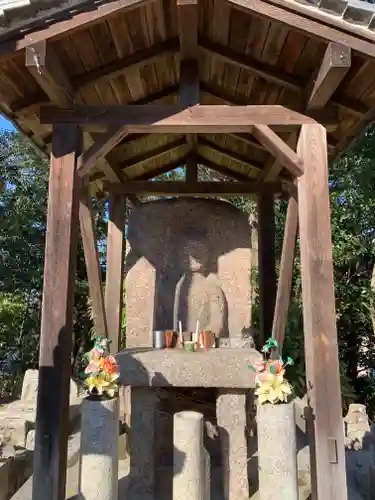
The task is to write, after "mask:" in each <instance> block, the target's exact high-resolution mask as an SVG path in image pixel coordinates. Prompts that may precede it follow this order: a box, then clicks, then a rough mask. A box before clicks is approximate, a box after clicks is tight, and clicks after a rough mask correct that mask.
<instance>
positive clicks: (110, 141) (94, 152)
mask: <svg viewBox="0 0 375 500" xmlns="http://www.w3.org/2000/svg"><path fill="white" fill-rule="evenodd" d="M126 135H127V129H126V127H116V126H114V127H112V128H111V129H110V130H108V132H107V133H105V134H103V135H102V136H101V137H100V138H99V139H97V140H96V141H95V142H94V144H93V145H92V146H91V148H90V149H88V150H87V151H85V152H84V153H83V154H82V155H81V156H80V158H79V164H78V174H79V175H80V176H81V177H82V176H84V175H87V174H89V173H90V170H92V169H93V168H94V167H95V166H96V164H97V162H98V160H99V159H101V158H103V157H104V156H106V155H107V154H108V153H109V152H110V151H112V149H113V148H114V147H115V146H116V145H117V144H118V143H119V142H121V141H122V139H123V138H124V137H125V136H126ZM116 177H117V175H116ZM109 180H111V181H115V182H116V180H115V179H113V178H112V179H109Z"/></svg>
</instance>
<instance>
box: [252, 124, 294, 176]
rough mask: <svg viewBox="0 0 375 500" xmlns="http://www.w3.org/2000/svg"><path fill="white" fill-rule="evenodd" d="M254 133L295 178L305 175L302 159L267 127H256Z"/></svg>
mask: <svg viewBox="0 0 375 500" xmlns="http://www.w3.org/2000/svg"><path fill="white" fill-rule="evenodd" d="M252 133H253V135H254V137H255V138H256V139H258V141H259V142H260V143H262V144H263V146H264V147H265V148H267V149H268V150H269V151H270V152H271V153H272V154H273V155H274V156H275V158H277V159H278V160H279V161H280V163H281V164H282V165H284V166H285V167H286V168H287V169H288V170H289V172H290V173H291V174H292V175H294V176H295V177H299V176H300V175H302V174H303V162H302V160H301V158H299V157H298V155H297V154H296V153H295V152H294V151H293V149H291V148H290V147H289V146H288V144H286V143H285V142H284V141H283V140H282V139H280V137H279V136H278V135H277V134H275V132H274V131H273V130H271V129H270V128H269V127H267V125H255V126H254V127H253V130H252Z"/></svg>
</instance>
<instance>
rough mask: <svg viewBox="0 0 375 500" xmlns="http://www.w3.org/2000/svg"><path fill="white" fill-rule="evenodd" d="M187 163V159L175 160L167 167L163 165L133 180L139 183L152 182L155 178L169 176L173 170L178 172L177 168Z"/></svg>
mask: <svg viewBox="0 0 375 500" xmlns="http://www.w3.org/2000/svg"><path fill="white" fill-rule="evenodd" d="M185 162H186V158H185V157H182V158H179V159H178V160H174V161H173V162H171V163H167V164H166V165H161V166H160V167H157V168H155V169H153V170H150V171H149V172H144V173H143V174H141V175H138V176H136V177H134V178H133V180H139V181H148V180H151V179H153V178H154V177H158V176H159V175H164V174H167V173H169V172H171V171H172V170H176V168H180V167H182V166H183V165H184V164H185Z"/></svg>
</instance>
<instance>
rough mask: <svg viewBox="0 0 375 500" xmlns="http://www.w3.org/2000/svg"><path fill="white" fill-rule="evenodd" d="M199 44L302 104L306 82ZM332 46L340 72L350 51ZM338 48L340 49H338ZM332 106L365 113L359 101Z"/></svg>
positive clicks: (211, 45) (206, 43) (213, 45)
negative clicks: (291, 92) (294, 94)
mask: <svg viewBox="0 0 375 500" xmlns="http://www.w3.org/2000/svg"><path fill="white" fill-rule="evenodd" d="M199 43H200V46H199V47H200V49H202V50H203V51H205V52H207V53H208V54H211V55H213V56H214V57H215V58H219V59H221V60H222V61H223V62H225V63H228V64H231V65H234V66H236V67H237V68H241V69H243V70H245V71H248V72H250V73H252V74H254V75H255V76H258V77H260V78H263V79H264V80H266V81H269V82H272V83H275V84H276V85H279V86H280V87H283V88H285V89H289V90H292V91H293V92H295V93H296V97H297V98H299V100H300V102H301V103H303V95H304V93H305V88H306V82H305V81H303V80H301V79H300V78H296V77H293V76H291V75H290V74H289V73H286V72H283V71H281V70H279V69H276V68H275V67H273V66H270V65H267V64H265V63H262V62H259V61H257V60H256V59H253V58H251V56H249V55H248V54H246V55H245V54H239V53H237V52H235V51H234V50H232V49H230V48H229V47H226V46H225V45H221V44H218V43H214V42H211V41H208V40H204V39H202V40H201V39H200V40H199ZM333 46H334V47H336V48H335V49H334V50H333V52H334V54H335V62H334V63H333V64H335V65H336V66H340V67H341V70H342V69H343V68H344V67H345V65H346V64H347V62H348V61H350V55H348V52H350V49H349V48H348V47H346V48H343V47H342V46H339V44H333ZM339 47H342V48H341V49H340V48H339ZM331 60H332V58H331ZM331 64H332V63H331ZM336 74H337V72H336ZM331 96H332V94H331ZM331 96H330V97H331ZM327 102H328V101H327ZM332 104H334V105H336V106H339V107H340V108H342V109H344V110H345V111H347V112H348V113H351V114H352V115H353V116H359V117H361V116H363V114H364V113H366V111H367V108H366V106H365V105H363V104H362V103H361V102H360V101H355V100H354V101H348V100H347V99H345V98H343V97H341V98H340V99H336V100H332Z"/></svg>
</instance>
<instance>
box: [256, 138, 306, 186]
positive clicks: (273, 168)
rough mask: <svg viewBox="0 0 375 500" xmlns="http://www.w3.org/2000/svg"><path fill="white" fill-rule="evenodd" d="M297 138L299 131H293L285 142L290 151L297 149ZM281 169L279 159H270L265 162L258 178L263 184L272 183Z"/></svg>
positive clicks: (281, 165)
mask: <svg viewBox="0 0 375 500" xmlns="http://www.w3.org/2000/svg"><path fill="white" fill-rule="evenodd" d="M298 136H299V130H294V131H292V132H290V134H289V137H288V138H287V139H286V141H285V143H286V144H287V145H288V146H289V147H290V148H291V149H292V150H294V149H295V148H296V147H297V141H298ZM282 168H283V164H282V163H281V161H280V159H279V158H274V157H272V158H270V159H269V160H268V161H267V163H266V166H265V167H264V170H263V172H262V174H261V176H260V178H261V180H263V181H264V182H273V181H274V180H275V179H277V177H278V175H279V174H280V172H281V169H282Z"/></svg>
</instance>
